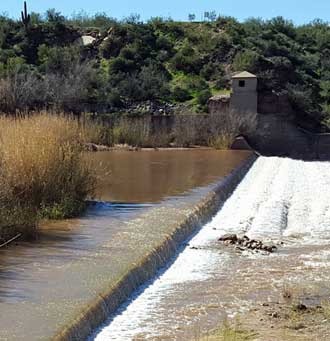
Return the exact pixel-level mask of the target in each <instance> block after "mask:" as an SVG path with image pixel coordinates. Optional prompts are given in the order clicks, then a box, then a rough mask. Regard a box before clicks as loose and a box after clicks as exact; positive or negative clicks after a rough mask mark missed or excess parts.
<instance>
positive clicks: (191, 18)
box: [188, 13, 196, 22]
mask: <svg viewBox="0 0 330 341" xmlns="http://www.w3.org/2000/svg"><path fill="white" fill-rule="evenodd" d="M188 20H189V21H190V22H192V21H195V20H196V14H192V13H191V14H189V15H188Z"/></svg>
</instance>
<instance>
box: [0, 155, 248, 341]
mask: <svg viewBox="0 0 330 341" xmlns="http://www.w3.org/2000/svg"><path fill="white" fill-rule="evenodd" d="M248 155H249V153H246V152H236V151H235V152H220V151H212V150H192V151H145V152H144V151H143V152H100V153H91V154H89V157H90V159H91V160H92V162H93V163H94V165H95V166H96V168H97V174H98V178H99V183H98V188H97V191H96V198H95V199H96V202H94V204H92V205H91V206H90V208H89V209H88V211H87V212H86V214H85V215H84V216H83V217H80V218H78V219H71V220H63V221H54V222H49V221H48V222H44V223H43V224H42V226H41V228H40V231H39V233H38V235H37V236H36V239H35V240H31V241H24V242H23V241H20V242H18V244H17V245H12V246H11V247H9V248H2V249H0V312H1V319H0V339H1V340H2V339H4V340H6V339H8V340H21V339H29V340H37V339H39V338H41V336H42V335H51V334H52V333H54V332H55V331H56V330H57V328H59V326H60V325H61V324H62V323H64V321H68V320H70V319H72V318H73V317H74V314H77V312H76V309H80V307H81V306H84V305H86V304H87V303H88V302H89V301H90V300H91V298H92V297H95V295H97V294H98V293H99V291H98V290H101V289H102V290H103V288H105V287H108V286H109V285H110V283H111V282H112V281H116V280H118V276H120V274H122V273H124V272H125V271H127V269H128V268H129V266H130V264H131V263H132V262H133V261H136V259H137V258H138V257H141V255H143V254H144V253H146V252H147V251H148V250H147V248H150V245H152V243H154V242H155V241H156V240H158V239H159V238H161V236H163V235H164V234H165V233H167V231H163V230H162V225H159V224H161V221H162V219H163V220H164V219H169V218H170V217H168V209H167V208H170V207H171V212H173V213H172V216H171V219H172V220H175V217H176V216H177V217H178V219H182V216H184V215H185V214H187V212H189V210H190V209H191V207H192V206H193V205H195V204H196V203H198V202H199V200H201V198H202V197H203V195H206V194H207V193H208V191H209V190H210V186H213V185H214V183H215V182H217V181H219V180H220V179H221V178H222V177H224V176H225V175H227V174H228V173H229V172H230V171H232V170H233V169H234V168H235V167H237V166H238V165H239V164H240V163H241V162H242V161H243V160H245V159H246V158H247V157H248ZM181 207H182V210H181ZM154 209H156V210H157V213H152V212H153V210H154ZM149 212H150V214H149ZM182 212H183V213H182ZM148 214H149V215H152V214H153V215H154V216H155V217H156V216H157V221H158V225H159V226H158V225H155V224H151V225H150V226H149V225H148V226H145V225H144V218H143V217H145V216H148ZM140 217H141V218H140ZM166 217H168V218H166ZM155 219H156V218H155ZM158 231H159V232H158ZM158 233H160V235H159V236H158ZM157 238H158V239H157ZM149 244H150V245H149ZM4 312H5V313H4Z"/></svg>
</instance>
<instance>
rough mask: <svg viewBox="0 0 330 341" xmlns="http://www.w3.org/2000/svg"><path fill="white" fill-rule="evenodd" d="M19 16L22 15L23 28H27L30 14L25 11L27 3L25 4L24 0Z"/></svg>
mask: <svg viewBox="0 0 330 341" xmlns="http://www.w3.org/2000/svg"><path fill="white" fill-rule="evenodd" d="M21 16H22V23H23V25H24V26H25V28H26V29H27V28H28V26H29V24H30V21H31V16H30V14H28V12H27V5H26V1H24V12H23V11H22V12H21Z"/></svg>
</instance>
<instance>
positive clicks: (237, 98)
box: [230, 71, 258, 113]
mask: <svg viewBox="0 0 330 341" xmlns="http://www.w3.org/2000/svg"><path fill="white" fill-rule="evenodd" d="M257 84H258V80H257V76H256V75H253V74H252V73H250V72H247V71H244V72H240V73H237V74H235V75H234V76H233V77H232V94H231V98H230V109H232V110H235V111H239V112H242V113H243V112H253V113H257V112H258V92H257Z"/></svg>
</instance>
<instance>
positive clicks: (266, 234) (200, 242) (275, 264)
mask: <svg viewBox="0 0 330 341" xmlns="http://www.w3.org/2000/svg"><path fill="white" fill-rule="evenodd" d="M329 175H330V163H328V162H325V163H321V162H303V161H296V160H290V159H284V158H275V157H274V158H264V157H260V158H259V159H258V160H257V161H256V162H255V164H254V165H253V167H252V169H251V170H250V171H249V173H248V174H247V175H246V177H245V178H244V179H243V181H242V182H241V184H240V185H239V186H238V188H237V189H236V191H235V192H234V193H233V195H232V196H231V197H230V198H229V199H228V200H227V202H226V203H225V204H224V206H223V207H222V209H221V210H220V211H219V212H218V213H217V214H216V216H215V217H214V218H213V220H212V221H211V222H210V223H208V224H206V225H205V226H204V227H203V228H202V229H201V230H200V231H199V232H198V233H197V235H195V236H194V237H193V238H192V239H191V240H190V241H189V245H187V246H183V248H182V250H181V252H180V253H179V254H178V255H177V257H176V259H174V260H173V262H172V264H169V267H168V268H167V269H163V270H162V271H161V272H160V273H159V274H158V276H157V278H155V279H154V281H153V282H150V283H147V284H146V285H145V286H144V287H142V288H140V290H139V291H138V292H136V293H135V295H134V296H133V297H132V298H131V300H130V301H129V302H127V303H126V304H124V305H123V306H122V307H121V308H120V309H119V311H118V312H117V314H116V315H114V316H112V317H111V318H110V319H109V321H108V322H107V323H106V324H105V325H104V326H103V327H102V328H101V329H100V330H99V331H98V333H96V335H94V336H93V337H92V339H95V340H97V341H103V340H145V339H157V340H163V339H171V340H189V339H194V337H196V334H198V333H199V330H200V329H203V330H207V329H209V328H212V327H215V326H216V325H217V323H219V321H220V320H221V319H223V318H224V316H233V315H235V314H237V313H241V312H244V311H245V310H246V309H248V308H249V307H251V305H253V304H256V302H258V301H260V302H263V301H264V300H270V299H275V298H276V297H277V296H276V292H278V291H279V290H280V287H281V286H283V283H285V281H287V282H297V283H306V284H308V283H310V282H313V281H316V282H318V283H319V285H320V286H322V285H323V286H325V285H327V284H326V283H328V282H329V278H330V271H329V268H330V267H329V264H330V250H329V247H328V245H327V242H328V241H327V239H328V238H329V237H330V210H329V206H330V176H329ZM224 233H238V234H247V235H248V236H249V237H251V238H259V239H262V240H271V241H273V242H275V243H278V244H279V245H280V242H283V241H284V245H283V246H282V247H280V250H279V252H278V253H276V254H273V255H268V256H266V255H260V254H259V255H256V254H243V255H242V254H238V253H237V252H236V251H234V250H233V249H231V248H225V247H224V246H222V245H219V243H218V242H217V239H218V238H219V236H221V235H222V234H224ZM320 267H321V268H322V269H323V270H322V272H321V273H320V271H319V268H320Z"/></svg>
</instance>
